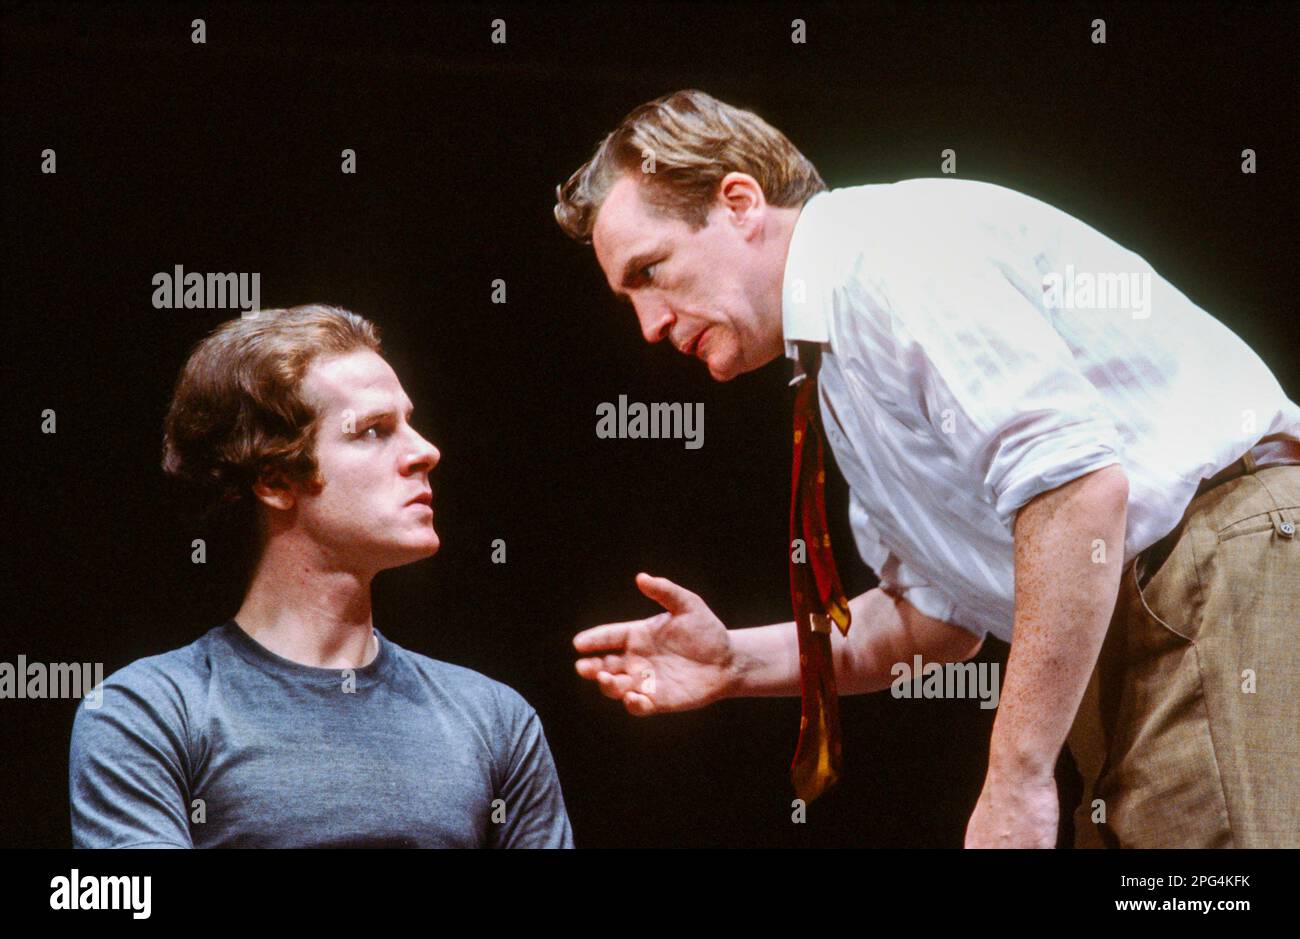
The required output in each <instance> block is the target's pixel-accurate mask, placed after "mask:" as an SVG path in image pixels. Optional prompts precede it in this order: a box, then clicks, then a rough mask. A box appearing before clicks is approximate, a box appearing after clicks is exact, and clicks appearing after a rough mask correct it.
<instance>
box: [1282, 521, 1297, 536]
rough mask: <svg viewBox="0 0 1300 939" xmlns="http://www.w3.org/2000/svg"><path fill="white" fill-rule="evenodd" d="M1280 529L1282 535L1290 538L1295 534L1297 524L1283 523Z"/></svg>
mask: <svg viewBox="0 0 1300 939" xmlns="http://www.w3.org/2000/svg"><path fill="white" fill-rule="evenodd" d="M1280 527H1281V530H1282V534H1284V535H1286V536H1287V537H1288V538H1290V537H1291V536H1292V535H1294V534H1295V522H1283V523H1282V525H1281V526H1280Z"/></svg>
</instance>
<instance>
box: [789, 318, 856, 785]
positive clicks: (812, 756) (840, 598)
mask: <svg viewBox="0 0 1300 939" xmlns="http://www.w3.org/2000/svg"><path fill="white" fill-rule="evenodd" d="M799 346H800V359H801V361H803V362H804V364H805V371H806V372H807V377H806V378H805V379H804V380H803V381H802V382H801V383H800V385H799V390H798V393H797V394H796V395H795V400H794V466H793V471H792V473H791V483H790V545H791V548H790V594H791V598H792V600H793V601H794V626H795V631H796V632H797V633H798V636H799V688H800V696H801V700H802V711H803V716H802V717H801V719H800V721H799V745H798V747H797V748H796V749H795V754H794V763H793V764H792V765H791V767H790V775H791V779H792V780H793V782H794V791H795V794H796V795H797V796H798V797H799V798H801V799H803V800H804V801H805V802H806V803H807V802H812V800H814V799H816V798H817V797H818V796H819V795H821V794H822V793H823V792H825V791H826V790H827V789H829V788H830V787H831V786H833V785H835V783H836V781H837V780H838V779H839V777H840V771H841V768H842V761H843V757H842V754H841V751H840V711H839V702H838V700H837V698H836V692H835V667H834V662H833V661H832V659H831V635H830V629H831V627H830V624H831V622H832V621H833V622H834V623H835V625H836V626H837V627H839V630H840V632H841V633H843V634H844V635H846V636H847V635H848V633H849V621H850V620H849V603H848V601H847V600H846V599H845V598H844V591H843V590H842V589H841V588H840V578H839V574H837V573H836V571H835V557H834V555H832V554H831V537H830V535H829V534H828V533H827V529H826V499H825V485H826V470H825V464H824V453H823V442H822V433H821V419H820V412H819V408H818V403H817V368H818V366H819V365H820V356H819V354H818V350H817V347H816V346H811V350H810V349H809V344H805V343H800V344H799ZM808 351H811V352H812V354H811V355H807V354H806V353H807V352H808ZM796 539H801V540H802V541H803V544H804V548H805V550H804V552H803V553H804V555H805V556H804V557H803V558H802V559H800V558H799V557H798V556H799V553H800V552H799V551H798V546H797V542H796Z"/></svg>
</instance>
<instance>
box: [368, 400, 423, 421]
mask: <svg viewBox="0 0 1300 939" xmlns="http://www.w3.org/2000/svg"><path fill="white" fill-rule="evenodd" d="M396 413H397V411H396V409H395V408H376V409H375V410H373V411H369V412H367V413H366V414H365V415H364V416H363V417H358V418H357V423H358V424H364V423H366V422H367V421H373V420H378V419H379V418H381V417H392V416H393V415H394V414H396ZM414 413H415V405H413V404H408V405H407V407H406V419H407V420H408V421H409V420H410V419H411V415H412V414H414Z"/></svg>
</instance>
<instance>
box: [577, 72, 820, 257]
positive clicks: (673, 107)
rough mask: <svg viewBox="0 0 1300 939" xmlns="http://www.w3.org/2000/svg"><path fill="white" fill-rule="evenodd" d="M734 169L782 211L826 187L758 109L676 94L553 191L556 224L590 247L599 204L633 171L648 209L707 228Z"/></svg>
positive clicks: (616, 134) (613, 135)
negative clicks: (751, 179)
mask: <svg viewBox="0 0 1300 939" xmlns="http://www.w3.org/2000/svg"><path fill="white" fill-rule="evenodd" d="M651 157H653V161H654V164H653V165H654V168H653V172H647V171H646V169H645V167H646V166H648V165H649V162H648V161H649V160H650V158H651ZM733 171H739V172H742V173H748V174H749V175H750V176H752V177H754V179H755V180H757V181H758V184H759V185H760V186H762V188H763V196H764V198H765V199H767V201H768V203H769V204H770V205H774V206H777V207H779V208H795V207H798V206H801V205H803V204H804V203H805V202H807V201H808V200H809V199H811V198H812V197H813V196H814V195H816V194H817V193H819V192H821V191H822V190H824V189H825V188H826V183H825V182H823V181H822V178H821V176H820V175H819V174H818V172H817V168H816V167H815V166H813V165H812V163H811V162H810V161H809V160H808V158H807V157H805V156H804V155H803V154H802V153H800V152H799V150H798V149H796V147H795V145H794V144H792V143H791V142H790V141H789V140H788V139H787V138H786V136H785V134H783V133H781V132H780V131H779V130H777V129H776V128H775V127H773V126H772V125H771V124H769V123H767V121H765V120H763V119H762V118H761V117H759V116H758V115H757V114H755V113H754V112H753V111H746V110H743V109H741V108H737V107H733V106H732V105H730V104H727V103H726V102H724V101H719V100H718V99H717V98H714V97H713V96H712V95H708V94H705V93H704V92H703V91H695V90H686V91H677V92H674V93H673V94H670V95H664V96H663V97H662V98H656V99H655V100H654V101H650V102H648V103H646V104H643V105H640V106H639V107H637V108H634V109H633V110H632V111H631V112H630V113H629V114H628V115H627V116H626V117H625V118H623V120H622V122H621V123H620V124H619V125H618V127H616V128H614V130H612V131H610V133H609V134H608V135H607V136H606V137H605V139H604V140H602V141H601V142H600V144H599V145H598V146H597V147H596V153H595V155H594V156H593V157H592V158H591V159H590V160H588V161H587V162H586V163H584V164H583V165H582V166H581V167H579V168H578V170H577V171H576V172H575V173H574V174H573V175H572V176H570V177H569V180H568V182H566V183H564V184H562V185H559V186H556V187H555V220H556V221H557V222H559V223H560V227H561V228H562V229H564V232H565V234H567V235H568V236H569V237H570V238H573V239H574V240H575V241H580V242H582V243H584V244H586V243H588V242H590V241H591V230H592V228H593V227H595V224H596V214H597V213H598V212H599V211H600V207H601V204H602V203H603V202H604V201H605V198H606V196H608V195H609V191H610V190H611V189H613V188H614V184H615V183H617V182H618V181H619V180H620V179H621V178H622V177H623V175H624V174H628V173H630V174H634V176H639V177H640V178H641V179H642V180H643V181H644V183H643V184H644V187H645V188H644V189H643V194H644V197H645V200H646V203H647V204H648V205H650V206H651V207H653V208H654V209H657V210H659V211H660V212H662V213H663V214H664V215H666V216H668V217H671V218H679V219H681V220H682V221H684V222H686V223H687V224H688V225H689V226H690V227H691V229H692V230H695V231H698V230H699V229H701V228H703V227H704V226H705V225H707V224H708V216H709V208H710V206H711V205H712V204H713V201H714V199H715V198H716V197H717V193H718V184H719V183H720V182H721V181H722V177H724V176H726V175H727V174H728V173H730V172H733Z"/></svg>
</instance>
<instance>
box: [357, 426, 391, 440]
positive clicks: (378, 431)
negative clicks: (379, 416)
mask: <svg viewBox="0 0 1300 939" xmlns="http://www.w3.org/2000/svg"><path fill="white" fill-rule="evenodd" d="M361 436H362V437H365V438H367V439H368V440H379V439H381V438H383V437H387V436H388V428H387V427H383V426H381V425H379V424H371V425H370V426H369V427H367V428H366V429H365V430H363V431H362V432H361Z"/></svg>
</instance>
